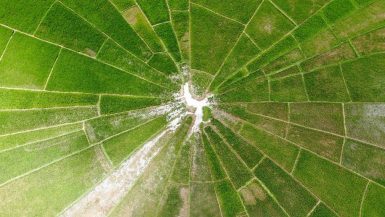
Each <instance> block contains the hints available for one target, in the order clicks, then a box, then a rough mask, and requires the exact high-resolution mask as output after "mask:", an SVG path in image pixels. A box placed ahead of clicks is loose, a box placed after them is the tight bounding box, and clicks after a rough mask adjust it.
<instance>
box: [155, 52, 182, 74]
mask: <svg viewBox="0 0 385 217" xmlns="http://www.w3.org/2000/svg"><path fill="white" fill-rule="evenodd" d="M148 65H149V66H152V67H154V68H156V69H158V70H159V71H161V72H163V73H165V74H170V75H172V74H176V73H177V72H178V68H177V66H176V65H175V63H174V61H173V59H171V57H170V56H169V55H168V54H165V53H157V54H154V56H152V57H151V59H150V61H149V62H148Z"/></svg>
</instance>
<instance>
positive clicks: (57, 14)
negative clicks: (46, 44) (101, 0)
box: [35, 3, 106, 56]
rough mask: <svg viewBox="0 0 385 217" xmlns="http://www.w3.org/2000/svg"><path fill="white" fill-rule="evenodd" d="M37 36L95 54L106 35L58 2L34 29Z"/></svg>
mask: <svg viewBox="0 0 385 217" xmlns="http://www.w3.org/2000/svg"><path fill="white" fill-rule="evenodd" d="M35 35H36V36H37V37H39V38H42V39H45V40H48V41H51V42H53V43H56V44H59V45H62V46H65V47H67V48H70V49H73V50H75V51H79V52H82V53H84V54H87V55H89V56H95V55H96V53H97V52H98V50H99V49H100V47H101V46H102V44H103V42H104V40H106V37H105V36H104V35H103V34H102V33H101V32H100V31H98V30H97V29H95V28H94V27H92V26H91V25H90V24H89V23H87V22H86V21H85V20H83V19H82V18H80V17H79V16H77V15H76V14H75V13H74V12H72V11H71V10H69V9H67V8H66V7H65V6H63V5H62V4H60V3H55V4H54V5H53V6H52V8H51V9H50V10H49V11H48V13H47V15H46V16H45V18H44V20H43V21H42V23H41V24H40V26H39V28H38V29H37V30H36V33H35Z"/></svg>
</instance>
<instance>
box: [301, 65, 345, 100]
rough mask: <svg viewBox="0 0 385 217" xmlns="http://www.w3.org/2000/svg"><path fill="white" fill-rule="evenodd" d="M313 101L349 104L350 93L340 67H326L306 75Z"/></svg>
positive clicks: (307, 85)
mask: <svg viewBox="0 0 385 217" xmlns="http://www.w3.org/2000/svg"><path fill="white" fill-rule="evenodd" d="M304 79H305V85H306V89H307V91H308V93H309V99H310V100H311V101H328V102H348V101H350V96H349V93H348V92H347V89H346V87H345V82H344V77H343V75H342V73H341V70H340V67H339V66H332V67H326V68H322V69H319V70H315V71H312V72H310V73H307V74H304Z"/></svg>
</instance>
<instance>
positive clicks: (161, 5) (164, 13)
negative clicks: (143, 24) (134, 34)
mask: <svg viewBox="0 0 385 217" xmlns="http://www.w3.org/2000/svg"><path fill="white" fill-rule="evenodd" d="M137 3H138V5H139V6H140V8H141V9H142V10H143V12H144V13H145V14H146V16H147V18H148V20H149V21H150V22H151V24H152V25H155V24H158V23H163V22H166V21H169V13H168V12H169V11H168V6H167V2H166V0H159V1H151V0H138V1H137Z"/></svg>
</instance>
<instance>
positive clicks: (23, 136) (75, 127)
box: [0, 123, 83, 151]
mask: <svg viewBox="0 0 385 217" xmlns="http://www.w3.org/2000/svg"><path fill="white" fill-rule="evenodd" d="M82 127H83V126H82V124H81V123H75V124H67V125H63V126H53V127H50V128H46V129H40V130H33V131H28V132H21V133H17V134H11V135H7V136H2V137H0V150H1V151H4V150H7V149H11V148H16V147H19V146H22V145H26V144H32V143H37V142H40V141H44V140H46V139H51V138H55V137H60V136H62V135H65V134H69V133H71V132H75V131H79V130H81V129H82Z"/></svg>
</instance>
